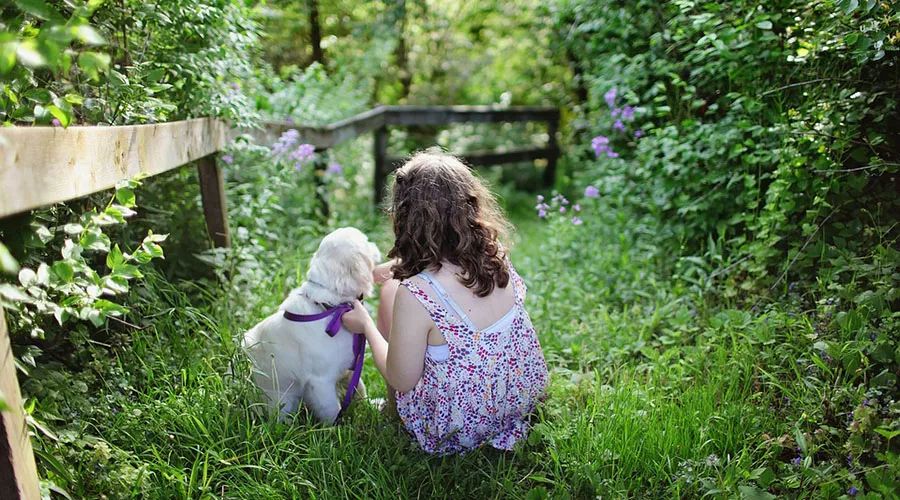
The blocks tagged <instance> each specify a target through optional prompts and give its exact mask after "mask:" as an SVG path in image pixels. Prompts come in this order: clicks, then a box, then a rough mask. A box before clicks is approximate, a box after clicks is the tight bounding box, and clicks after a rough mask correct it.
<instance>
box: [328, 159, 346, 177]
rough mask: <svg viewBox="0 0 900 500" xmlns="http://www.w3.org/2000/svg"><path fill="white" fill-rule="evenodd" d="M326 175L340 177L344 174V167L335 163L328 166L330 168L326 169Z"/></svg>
mask: <svg viewBox="0 0 900 500" xmlns="http://www.w3.org/2000/svg"><path fill="white" fill-rule="evenodd" d="M325 173H326V174H331V175H340V174H342V173H344V167H342V166H341V164H340V163H338V162H336V161H333V162H331V163H329V164H328V168H326V169H325Z"/></svg>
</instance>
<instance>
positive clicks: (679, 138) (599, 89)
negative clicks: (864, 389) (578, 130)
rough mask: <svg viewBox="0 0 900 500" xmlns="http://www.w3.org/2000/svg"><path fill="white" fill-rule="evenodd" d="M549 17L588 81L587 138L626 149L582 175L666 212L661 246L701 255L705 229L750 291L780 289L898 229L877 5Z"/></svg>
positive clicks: (640, 10)
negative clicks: (627, 113) (722, 245)
mask: <svg viewBox="0 0 900 500" xmlns="http://www.w3.org/2000/svg"><path fill="white" fill-rule="evenodd" d="M556 16H557V23H558V24H557V26H558V28H559V30H560V35H561V39H562V42H561V43H562V45H563V46H564V47H565V49H566V50H567V51H568V53H569V54H571V56H572V58H573V59H574V61H573V63H574V64H575V65H576V68H577V70H578V71H579V72H580V78H581V81H582V85H584V86H585V87H586V88H587V90H589V92H588V102H587V105H588V106H587V111H586V115H585V119H586V120H587V123H590V125H589V126H588V130H587V131H586V132H588V133H590V136H594V135H598V134H603V135H604V136H608V137H610V138H611V140H612V144H613V146H614V147H613V149H614V150H615V151H618V152H620V153H621V157H620V158H609V157H607V156H605V155H604V156H602V157H600V158H598V160H597V162H596V163H595V166H594V167H593V168H591V169H589V170H588V171H587V172H585V174H584V176H583V179H585V181H586V182H594V181H597V182H599V185H600V187H602V188H603V191H604V194H605V196H608V197H611V198H613V199H615V200H617V201H618V202H619V203H621V204H624V205H627V206H628V207H631V208H633V209H636V210H638V211H640V212H644V213H651V214H653V215H655V216H656V217H657V218H659V219H660V220H662V221H666V222H667V224H666V228H665V230H666V237H668V238H669V239H670V243H669V244H668V247H669V248H673V249H675V250H676V251H680V252H700V253H702V252H703V251H704V250H703V249H704V247H705V246H706V243H707V242H708V239H707V235H713V236H714V237H715V239H721V240H723V241H724V242H726V246H727V248H728V250H729V253H730V254H731V255H733V256H734V258H740V257H744V256H749V257H750V259H749V260H747V261H746V262H745V263H744V264H743V265H742V266H741V267H740V269H743V270H744V271H746V273H747V274H745V275H743V277H742V278H741V280H742V281H748V280H749V281H748V282H746V283H744V286H745V287H750V286H753V282H757V281H759V282H761V283H767V284H769V285H773V284H780V285H782V286H786V285H787V284H788V283H790V282H792V281H797V280H798V279H804V278H807V277H808V276H810V275H811V274H814V273H815V271H816V269H817V268H819V267H821V266H825V265H826V263H827V262H828V258H827V257H826V258H824V259H823V256H826V255H829V254H834V253H835V252H836V251H837V249H838V248H841V249H844V250H849V251H851V252H856V253H857V254H867V253H868V252H870V251H872V249H873V248H874V247H875V246H876V245H878V243H879V242H881V241H885V240H891V239H892V238H896V228H895V227H892V221H890V219H891V217H890V215H889V214H891V213H896V211H897V208H898V206H897V203H898V201H897V199H896V196H894V192H895V191H896V188H897V185H896V174H897V172H898V169H897V167H898V161H897V160H898V146H900V145H898V144H897V143H896V136H895V135H894V134H891V132H890V127H891V120H890V118H889V117H890V116H892V114H894V113H896V106H897V102H898V98H897V94H896V88H897V86H898V82H900V80H898V76H897V72H896V68H895V61H894V59H895V56H896V53H897V48H898V43H900V40H898V39H897V37H896V29H897V27H898V22H900V17H898V16H900V14H898V13H897V11H896V10H895V9H892V8H891V7H890V6H889V4H888V3H883V2H874V1H872V2H866V3H865V4H864V5H860V4H858V3H857V2H855V1H854V2H840V3H839V4H835V3H832V2H812V3H810V2H796V1H795V2H781V3H779V4H777V5H773V4H771V3H759V2H755V1H746V2H730V3H728V4H721V3H703V4H701V3H697V2H691V1H677V2H665V3H662V4H659V3H654V2H635V3H630V4H628V5H625V6H620V5H616V4H611V3H608V2H595V1H566V2H561V4H560V5H559V6H558V7H557V11H556ZM608 93H612V94H616V93H618V94H619V97H616V96H615V95H614V96H613V99H612V100H611V101H609V102H604V101H605V96H606V95H607V94H608ZM628 106H631V107H634V108H635V109H636V113H635V121H634V122H633V124H632V125H633V128H629V129H627V130H626V129H625V127H624V126H623V125H625V124H624V123H621V121H619V122H617V120H619V119H620V117H617V116H616V114H617V113H621V112H622V110H623V109H625V108H626V107H628ZM636 130H640V133H638V135H639V136H640V135H642V136H641V137H635V132H636ZM590 136H588V137H590ZM588 137H582V138H581V141H582V143H584V142H587V138H588ZM861 212H862V213H867V214H869V215H867V216H866V219H868V220H867V221H865V223H862V221H860V217H859V214H860V213H861ZM785 256H787V258H785Z"/></svg>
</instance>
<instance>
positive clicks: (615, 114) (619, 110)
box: [609, 108, 622, 118]
mask: <svg viewBox="0 0 900 500" xmlns="http://www.w3.org/2000/svg"><path fill="white" fill-rule="evenodd" d="M609 114H610V115H612V117H613V118H617V117H618V116H619V115H621V114H622V108H615V109H613V110H612V111H610V112H609Z"/></svg>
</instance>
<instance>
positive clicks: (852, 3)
mask: <svg viewBox="0 0 900 500" xmlns="http://www.w3.org/2000/svg"><path fill="white" fill-rule="evenodd" d="M857 7H859V0H849V1H848V2H847V6H846V7H845V9H844V12H845V13H846V14H849V13H851V12H853V11H854V10H856V8H857Z"/></svg>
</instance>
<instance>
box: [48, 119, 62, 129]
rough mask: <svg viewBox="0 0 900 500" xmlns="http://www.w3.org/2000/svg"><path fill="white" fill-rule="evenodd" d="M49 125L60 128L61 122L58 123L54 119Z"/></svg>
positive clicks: (57, 120)
mask: <svg viewBox="0 0 900 500" xmlns="http://www.w3.org/2000/svg"><path fill="white" fill-rule="evenodd" d="M50 123H51V124H52V125H53V126H54V127H61V126H62V122H61V121H59V119H58V118H54V119H53V121H51V122H50Z"/></svg>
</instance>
